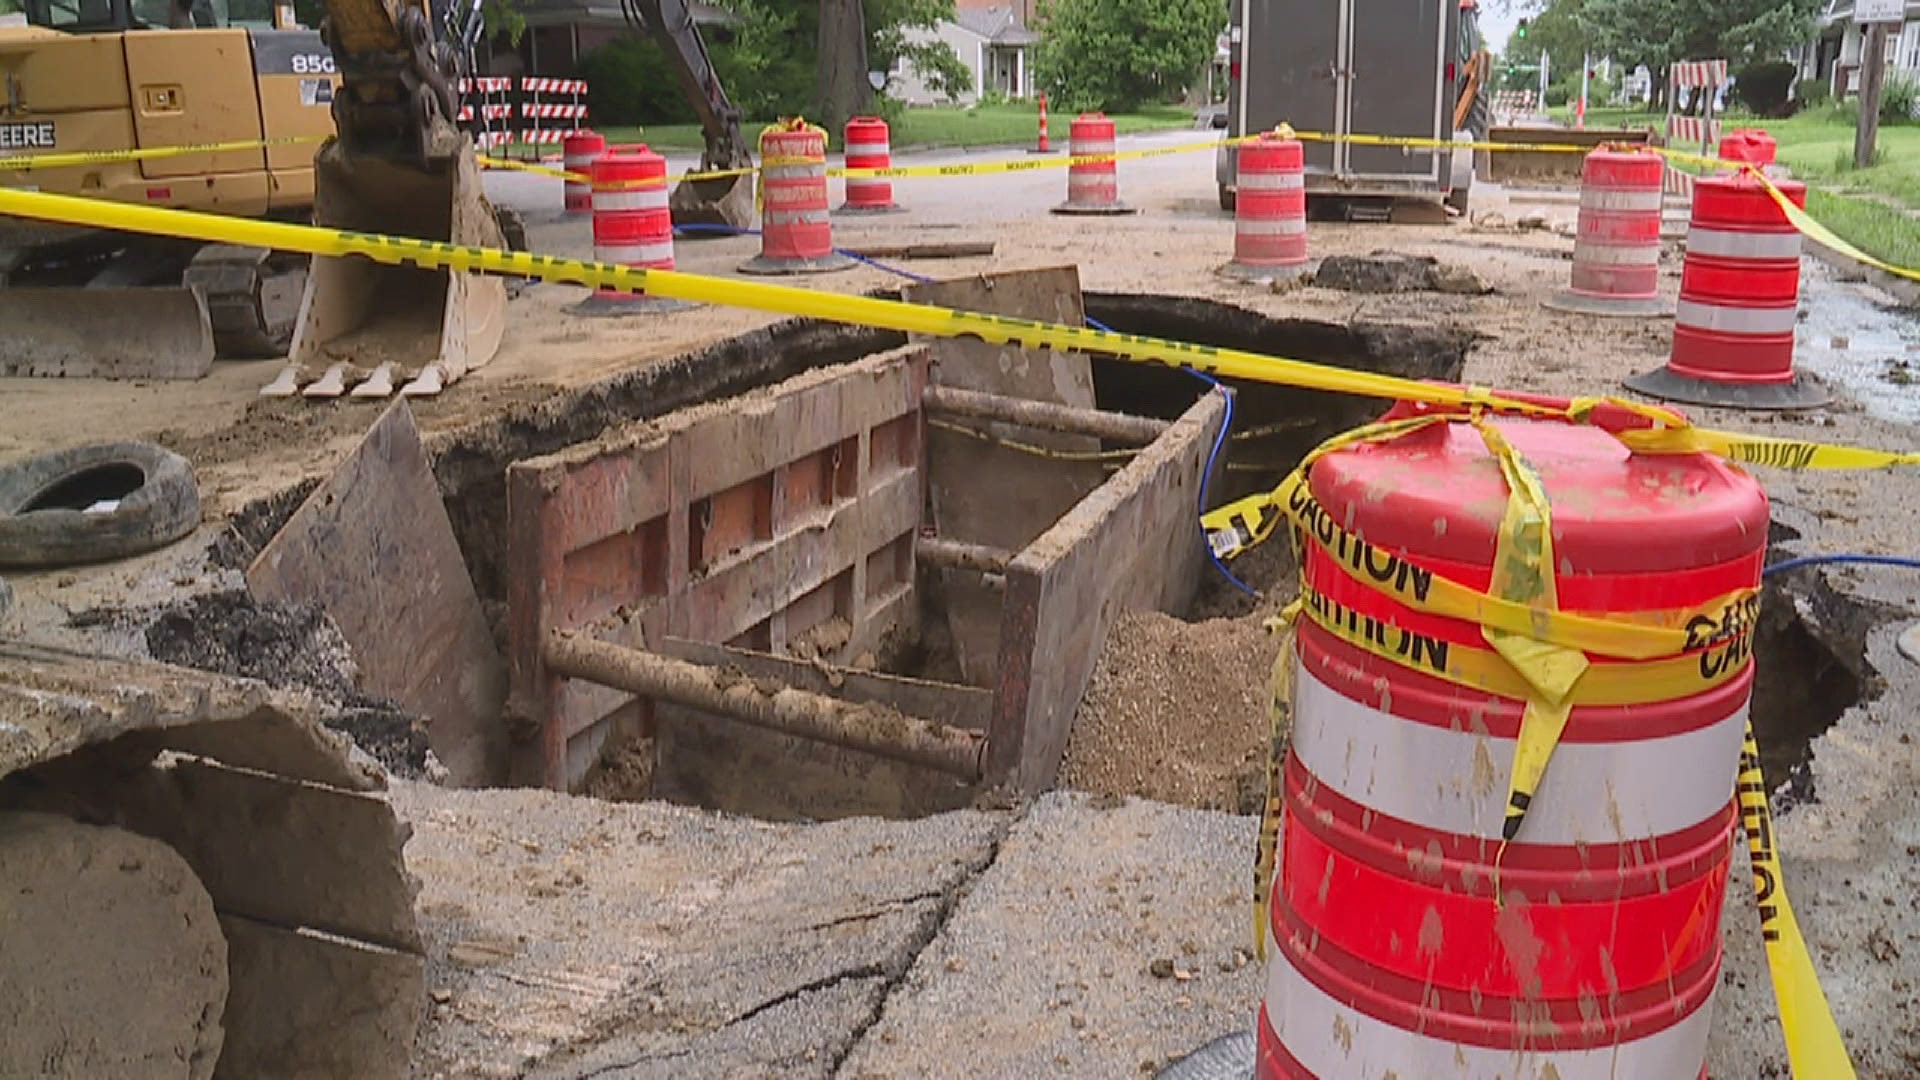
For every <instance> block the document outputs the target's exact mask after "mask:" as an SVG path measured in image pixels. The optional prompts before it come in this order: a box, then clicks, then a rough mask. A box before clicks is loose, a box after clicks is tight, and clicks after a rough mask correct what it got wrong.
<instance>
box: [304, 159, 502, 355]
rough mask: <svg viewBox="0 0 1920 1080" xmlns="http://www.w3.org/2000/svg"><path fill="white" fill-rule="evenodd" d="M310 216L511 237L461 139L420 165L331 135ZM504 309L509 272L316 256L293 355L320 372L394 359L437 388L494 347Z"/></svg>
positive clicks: (415, 233)
mask: <svg viewBox="0 0 1920 1080" xmlns="http://www.w3.org/2000/svg"><path fill="white" fill-rule="evenodd" d="M448 134H450V135H457V133H456V132H452V131H451V130H449V132H448ZM313 216H314V221H315V223H316V224H318V225H322V226H325V227H328V228H335V229H345V230H349V231H352V232H363V233H385V234H388V235H393V236H404V237H410V238H414V239H421V240H437V241H443V242H451V243H454V244H464V245H474V246H480V247H495V248H497V247H502V246H504V244H505V239H504V237H503V235H502V233H501V230H500V224H499V221H498V219H497V218H496V217H495V216H494V212H493V207H492V206H491V205H490V204H489V203H488V202H487V200H486V197H485V196H484V195H483V194H482V193H481V187H480V171H479V168H478V167H477V166H476V165H475V163H474V160H473V152H472V149H471V148H469V147H467V146H465V145H461V146H460V147H458V148H457V149H456V150H454V151H453V152H449V153H447V154H445V155H443V156H438V157H437V158H436V164H435V165H434V166H433V167H431V168H428V169H426V170H422V169H420V168H419V167H418V166H417V165H416V164H413V163H410V162H399V161H393V160H389V159H385V158H382V157H378V156H373V155H367V156H359V157H352V156H349V155H347V154H344V153H342V152H341V147H340V145H339V143H338V142H335V141H329V142H328V143H327V144H326V145H325V146H323V147H322V148H321V151H320V154H319V155H318V156H317V157H316V159H315V161H314V210H313ZM506 319H507V291H506V283H505V282H504V281H503V280H501V279H499V278H492V277H480V276H476V275H469V274H455V273H450V272H448V271H445V270H426V269H420V268H417V267H400V266H384V265H380V264H377V263H374V262H371V261H369V260H366V259H360V258H351V257H349V258H316V259H314V261H313V268H312V270H311V271H310V272H309V274H308V276H307V289H306V294H305V295H304V296H303V297H302V298H301V301H300V319H299V322H298V324H297V325H296V326H295V328H294V334H293V344H292V347H291V348H290V349H289V350H288V354H287V361H288V367H289V369H290V370H294V369H297V370H299V371H302V372H307V373H310V374H312V375H317V374H319V373H320V372H321V371H322V370H325V369H328V368H336V367H338V366H339V365H346V367H347V368H349V369H355V370H358V371H363V372H372V371H376V370H379V369H381V367H382V365H391V367H388V368H386V370H387V371H389V372H391V371H393V370H395V369H398V370H399V371H400V372H402V373H404V374H405V375H407V376H408V377H411V378H412V379H413V382H412V383H410V384H408V385H409V386H411V387H414V388H415V389H414V390H413V391H412V392H424V393H433V392H435V391H437V390H438V389H439V387H441V386H444V385H446V384H450V383H452V382H453V381H454V380H456V379H458V378H460V377H461V376H462V375H464V374H466V373H467V372H468V371H471V370H473V369H474V368H477V367H480V366H481V365H483V364H485V363H487V362H488V361H489V360H492V359H493V356H494V353H496V352H497V351H499V348H500V339H501V338H502V336H503V335H504V334H505V333H506Z"/></svg>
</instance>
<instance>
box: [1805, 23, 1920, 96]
mask: <svg viewBox="0 0 1920 1080" xmlns="http://www.w3.org/2000/svg"><path fill="white" fill-rule="evenodd" d="M1906 14H1907V21H1906V22H1905V23H1903V24H1902V25H1901V26H1900V27H1899V28H1898V29H1897V30H1896V29H1894V28H1892V27H1889V28H1888V34H1887V55H1886V64H1887V68H1888V71H1889V73H1890V74H1891V73H1899V74H1904V75H1906V76H1907V77H1909V78H1920V0H1908V3H1907V7H1906ZM1815 25H1816V26H1818V27H1819V30H1818V32H1817V33H1816V34H1815V36H1814V39H1813V40H1812V41H1809V42H1807V43H1806V44H1805V45H1803V46H1801V47H1800V50H1799V53H1798V55H1796V56H1795V57H1794V58H1793V59H1794V61H1795V63H1797V64H1798V65H1799V68H1800V79H1801V81H1802V82H1820V83H1824V84H1826V86H1827V88H1828V89H1830V90H1831V91H1832V92H1833V96H1834V98H1835V99H1839V98H1844V97H1846V96H1847V95H1849V94H1854V93H1858V92H1859V90H1860V68H1861V62H1860V53H1861V46H1862V45H1863V43H1864V39H1865V35H1864V34H1863V33H1862V30H1861V27H1860V26H1858V25H1857V24H1855V23H1854V21H1853V0H1827V5H1826V10H1825V11H1822V12H1821V13H1820V15H1819V18H1818V21H1817V22H1816V24H1815Z"/></svg>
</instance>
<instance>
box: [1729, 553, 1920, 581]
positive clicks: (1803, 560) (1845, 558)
mask: <svg viewBox="0 0 1920 1080" xmlns="http://www.w3.org/2000/svg"><path fill="white" fill-rule="evenodd" d="M1835 563H1839V564H1852V565H1865V566H1902V567H1905V568H1907V569H1908V570H1920V559H1910V558H1907V557H1906V556H1904V555H1802V556H1800V557H1799V558H1797V559H1788V560H1787V561H1785V562H1778V563H1774V564H1773V565H1772V566H1769V567H1767V568H1766V569H1765V570H1763V571H1761V573H1760V576H1761V577H1772V576H1773V575H1775V574H1784V573H1786V572H1787V571H1789V570H1798V569H1800V568H1801V567H1803V566H1827V565H1831V564H1835Z"/></svg>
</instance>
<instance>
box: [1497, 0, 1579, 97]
mask: <svg viewBox="0 0 1920 1080" xmlns="http://www.w3.org/2000/svg"><path fill="white" fill-rule="evenodd" d="M1586 2H1587V0H1552V2H1550V3H1548V4H1547V6H1546V7H1545V8H1544V9H1543V10H1542V11H1541V12H1540V14H1538V15H1536V16H1533V17H1532V18H1531V19H1529V20H1528V25H1527V33H1526V36H1525V37H1521V36H1520V35H1518V34H1515V35H1512V36H1510V37H1508V38H1507V49H1506V55H1505V57H1504V58H1503V59H1505V60H1508V61H1510V62H1512V63H1516V64H1538V63H1539V62H1540V54H1541V53H1545V54H1547V73H1548V74H1549V75H1558V74H1560V73H1563V72H1573V73H1574V74H1575V75H1578V74H1579V71H1580V64H1581V63H1582V62H1583V60H1584V58H1585V56H1586V54H1587V52H1588V51H1589V50H1591V51H1593V52H1595V53H1596V54H1597V53H1598V52H1599V50H1598V49H1596V48H1594V43H1593V40H1592V37H1591V35H1590V34H1589V33H1588V31H1587V29H1586V28H1585V27H1584V26H1583V25H1582V24H1581V16H1582V15H1583V14H1584V8H1585V5H1586ZM1533 78H1534V77H1533V76H1532V75H1528V76H1527V77H1526V79H1524V80H1522V81H1521V84H1520V85H1522V86H1532V85H1533V82H1532V81H1531V80H1532V79H1533Z"/></svg>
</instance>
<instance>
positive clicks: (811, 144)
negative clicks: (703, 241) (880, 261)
mask: <svg viewBox="0 0 1920 1080" xmlns="http://www.w3.org/2000/svg"><path fill="white" fill-rule="evenodd" d="M760 200H761V212H760V254H758V255H755V256H754V257H753V258H751V259H748V260H747V261H746V262H744V263H742V264H741V265H740V272H741V273H743V274H817V273H821V272H823V271H828V270H844V269H846V268H847V267H849V266H852V265H853V260H852V259H849V258H847V257H846V256H845V255H841V254H839V253H837V252H835V251H834V250H833V222H832V220H831V219H830V218H829V217H828V213H827V136H826V133H825V132H823V131H821V130H819V129H818V128H809V127H803V126H793V127H788V128H786V129H775V128H769V129H768V130H766V131H763V132H761V133H760Z"/></svg>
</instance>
